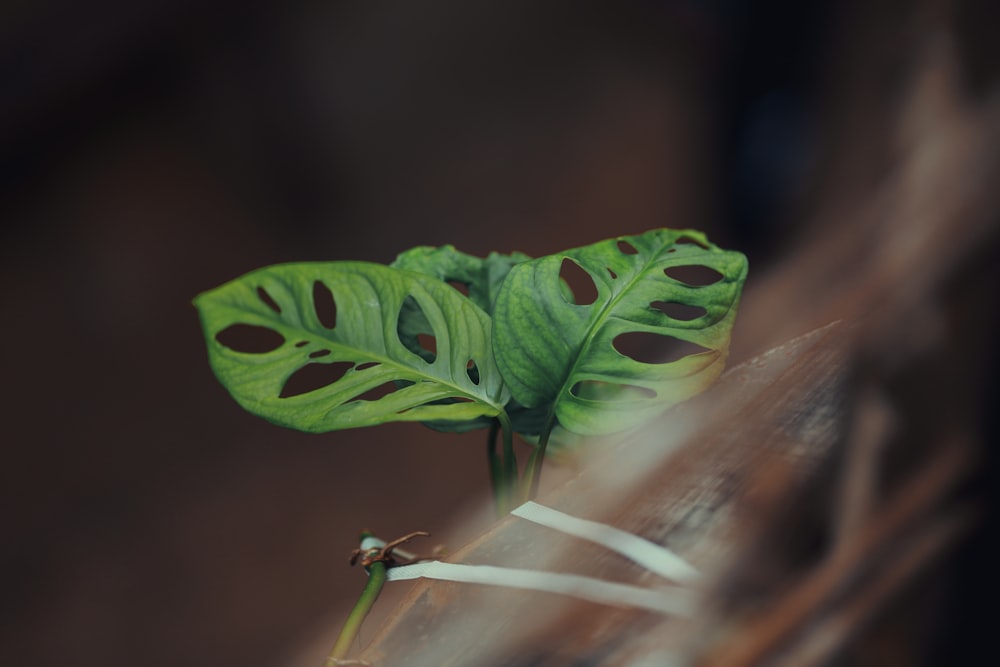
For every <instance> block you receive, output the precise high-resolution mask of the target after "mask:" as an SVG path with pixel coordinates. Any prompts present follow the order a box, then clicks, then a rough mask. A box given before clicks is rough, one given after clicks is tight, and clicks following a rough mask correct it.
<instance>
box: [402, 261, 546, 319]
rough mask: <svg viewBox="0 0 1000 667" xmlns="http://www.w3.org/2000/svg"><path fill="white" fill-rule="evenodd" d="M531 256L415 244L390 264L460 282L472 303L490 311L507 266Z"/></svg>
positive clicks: (446, 280) (506, 272)
mask: <svg viewBox="0 0 1000 667" xmlns="http://www.w3.org/2000/svg"><path fill="white" fill-rule="evenodd" d="M529 259H531V257H529V256H528V255H525V254H524V253H521V252H513V253H511V254H509V255H502V254H500V253H498V252H491V253H490V254H489V255H488V256H487V257H486V258H482V257H475V256H474V255H469V254H466V253H464V252H461V251H460V250H456V249H455V246H453V245H443V246H440V247H437V248H435V247H433V246H417V247H416V248H411V249H409V250H407V251H405V252H403V253H401V254H400V255H399V256H398V257H396V260H395V261H394V262H393V263H392V265H391V266H394V267H396V268H399V269H406V270H408V271H416V272H418V273H425V274H427V275H429V276H434V277H435V278H437V279H438V280H441V281H443V282H449V283H456V284H458V285H464V286H465V287H466V288H467V289H468V291H469V298H470V299H472V302H473V303H474V304H476V305H477V306H479V307H480V308H482V309H483V310H485V311H486V312H487V313H492V312H493V302H494V301H496V297H497V293H498V292H499V291H500V285H501V283H503V280H504V278H506V277H507V274H508V273H509V272H510V269H511V267H513V266H514V265H515V264H520V263H521V262H526V261H528V260H529Z"/></svg>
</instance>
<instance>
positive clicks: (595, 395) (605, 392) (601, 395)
mask: <svg viewBox="0 0 1000 667" xmlns="http://www.w3.org/2000/svg"><path fill="white" fill-rule="evenodd" d="M569 391H570V393H571V394H573V395H574V396H576V397H577V398H582V399H584V400H589V401H629V400H635V399H643V398H656V392H655V391H653V390H652V389H649V388H648V387H639V386H637V385H634V384H619V383H616V382H601V381H600V380H583V381H581V382H577V383H576V384H575V385H573V388H572V389H570V390H569Z"/></svg>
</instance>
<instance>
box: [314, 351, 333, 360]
mask: <svg viewBox="0 0 1000 667" xmlns="http://www.w3.org/2000/svg"><path fill="white" fill-rule="evenodd" d="M329 354H330V350H316V351H315V352H310V353H309V358H310V359H319V358H320V357H326V356H329Z"/></svg>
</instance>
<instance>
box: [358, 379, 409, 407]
mask: <svg viewBox="0 0 1000 667" xmlns="http://www.w3.org/2000/svg"><path fill="white" fill-rule="evenodd" d="M397 389H399V387H398V386H397V385H396V383H395V382H393V381H392V380H390V381H388V382H383V383H382V384H380V385H379V386H377V387H372V388H371V389H369V390H368V391H366V392H365V393H363V394H361V395H359V396H358V397H357V398H355V399H352V400H351V402H352V403H353V402H354V401H377V400H379V399H380V398H385V397H386V396H388V395H389V394H391V393H392V392H394V391H396V390H397Z"/></svg>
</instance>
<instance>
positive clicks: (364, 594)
mask: <svg viewBox="0 0 1000 667" xmlns="http://www.w3.org/2000/svg"><path fill="white" fill-rule="evenodd" d="M385 581H386V568H385V563H384V562H382V561H375V562H374V563H372V564H371V565H370V566H369V567H368V583H367V584H365V589H364V590H363V591H361V597H359V598H358V601H357V603H356V604H355V605H354V609H352V610H351V613H350V615H348V617H347V621H346V622H345V623H344V627H343V629H342V630H341V631H340V636H339V637H337V642H336V643H335V644H334V645H333V650H332V651H330V655H329V656H328V657H327V659H326V667H335V665H337V663H338V662H339V661H340V660H342V659H344V657H345V656H346V655H347V653H348V652H349V651H350V650H351V645H352V644H353V643H354V640H355V639H356V638H357V636H358V631H359V630H361V624H362V623H363V622H364V620H365V617H366V616H368V612H370V611H371V610H372V605H374V604H375V600H377V599H378V595H379V593H381V592H382V586H383V585H384V584H385Z"/></svg>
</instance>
